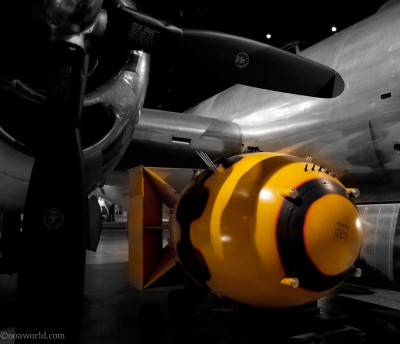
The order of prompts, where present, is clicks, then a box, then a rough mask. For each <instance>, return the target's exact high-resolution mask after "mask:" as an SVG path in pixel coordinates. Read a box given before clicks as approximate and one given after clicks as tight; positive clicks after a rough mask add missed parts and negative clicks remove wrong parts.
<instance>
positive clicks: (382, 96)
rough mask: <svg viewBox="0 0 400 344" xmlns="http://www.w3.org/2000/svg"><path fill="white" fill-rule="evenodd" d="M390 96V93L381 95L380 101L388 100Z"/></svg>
mask: <svg viewBox="0 0 400 344" xmlns="http://www.w3.org/2000/svg"><path fill="white" fill-rule="evenodd" d="M391 96H392V92H388V93H384V94H381V99H388V98H390V97H391Z"/></svg>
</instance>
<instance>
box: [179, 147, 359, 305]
mask: <svg viewBox="0 0 400 344" xmlns="http://www.w3.org/2000/svg"><path fill="white" fill-rule="evenodd" d="M228 160H229V164H226V165H225V166H226V167H223V166H221V167H219V168H218V170H207V171H204V172H202V173H201V174H200V175H199V176H198V177H197V178H196V179H195V180H194V181H193V182H192V183H191V184H189V185H188V186H187V187H186V188H185V189H184V190H183V192H182V194H181V198H180V201H179V202H178V203H177V204H176V205H175V207H174V210H173V214H172V217H171V236H172V242H173V245H174V248H175V251H176V253H177V255H178V257H179V260H180V262H181V263H182V265H183V267H184V269H185V270H186V272H187V273H188V274H189V275H190V276H191V277H192V278H193V279H194V280H195V281H196V282H197V283H198V284H200V285H203V286H205V287H207V288H209V289H210V290H211V291H213V292H215V293H217V294H219V295H223V296H227V297H229V298H231V299H233V300H235V301H238V302H242V303H246V304H249V305H252V306H256V307H263V308H289V307H296V306H300V305H303V304H307V303H309V302H312V301H314V300H317V299H318V298H320V297H322V296H324V295H325V294H327V293H328V292H329V291H331V290H332V289H334V288H335V287H336V286H337V285H339V284H340V283H341V282H342V281H343V280H344V278H345V277H346V275H347V274H348V272H349V271H350V269H351V268H352V267H353V264H354V262H355V261H356V259H357V257H358V255H359V252H360V249H361V242H362V228H361V221H360V217H359V214H358V211H357V208H356V206H355V204H354V203H353V201H352V199H351V197H352V195H351V192H350V191H349V190H348V189H346V188H345V187H344V186H343V185H342V184H341V183H340V182H339V181H338V180H337V179H336V178H334V177H333V176H332V175H331V174H330V173H329V172H328V171H326V170H324V169H323V168H322V167H320V166H316V165H313V164H309V163H308V164H307V163H305V162H304V160H301V159H299V158H296V157H293V156H288V155H282V154H275V153H253V154H248V155H239V156H235V157H233V158H230V159H228Z"/></svg>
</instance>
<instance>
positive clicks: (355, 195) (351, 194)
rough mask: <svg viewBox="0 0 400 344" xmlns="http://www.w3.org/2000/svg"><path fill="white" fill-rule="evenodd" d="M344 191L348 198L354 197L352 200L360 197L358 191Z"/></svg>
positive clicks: (351, 189)
mask: <svg viewBox="0 0 400 344" xmlns="http://www.w3.org/2000/svg"><path fill="white" fill-rule="evenodd" d="M346 191H347V193H348V195H349V196H351V197H354V198H358V197H360V194H361V193H360V190H358V189H354V188H350V189H346Z"/></svg>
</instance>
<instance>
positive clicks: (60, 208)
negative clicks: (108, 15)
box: [17, 0, 102, 343]
mask: <svg viewBox="0 0 400 344" xmlns="http://www.w3.org/2000/svg"><path fill="white" fill-rule="evenodd" d="M68 3H69V5H70V4H71V2H62V1H56V0H55V1H47V2H45V5H44V6H45V7H44V8H42V10H43V11H45V13H46V15H47V17H48V21H49V25H50V29H51V35H50V41H49V43H48V50H47V59H48V61H47V63H48V70H47V76H46V77H47V83H46V85H47V101H46V107H45V111H44V112H45V113H43V114H42V120H41V121H42V122H41V128H42V130H41V132H40V133H39V136H38V140H37V147H36V149H35V155H36V156H35V162H34V166H33V170H32V174H31V178H30V182H29V188H28V193H27V197H26V203H25V210H24V221H23V231H22V252H21V255H22V258H21V267H20V274H19V280H18V306H19V311H18V319H17V332H18V333H21V334H24V333H25V334H34V333H39V331H41V333H42V334H43V333H48V334H50V333H53V334H61V335H64V336H65V337H64V339H65V341H63V342H68V343H77V342H78V335H79V323H80V318H79V314H80V307H81V300H82V295H83V285H84V284H83V283H84V268H85V251H86V233H87V224H88V196H87V191H86V186H85V175H84V161H83V153H82V145H81V138H80V122H81V113H82V106H83V100H84V94H85V87H86V80H87V75H88V55H89V54H88V52H87V44H86V38H85V31H87V30H88V29H90V28H91V27H92V26H93V25H94V23H95V22H96V20H97V18H98V17H99V12H100V9H101V5H102V1H101V0H98V1H97V0H93V1H92V0H91V1H84V2H83V1H75V2H74V7H72V8H71V7H68ZM80 5H83V6H80ZM78 24H80V25H78ZM36 339H37V340H36V341H37V342H40V341H41V340H42V339H43V338H36ZM36 341H35V340H34V342H36Z"/></svg>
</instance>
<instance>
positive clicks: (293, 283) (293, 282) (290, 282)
mask: <svg viewBox="0 0 400 344" xmlns="http://www.w3.org/2000/svg"><path fill="white" fill-rule="evenodd" d="M281 284H282V285H285V286H287V287H292V288H298V287H299V284H300V281H299V279H298V278H295V277H288V278H284V279H283V280H281Z"/></svg>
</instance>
